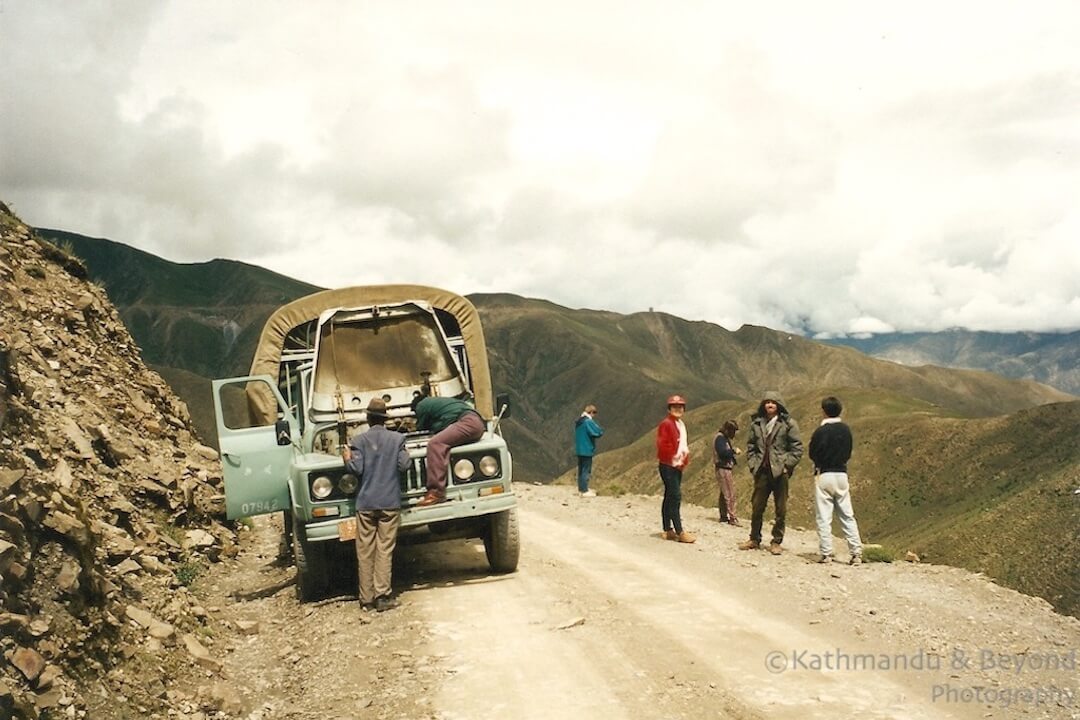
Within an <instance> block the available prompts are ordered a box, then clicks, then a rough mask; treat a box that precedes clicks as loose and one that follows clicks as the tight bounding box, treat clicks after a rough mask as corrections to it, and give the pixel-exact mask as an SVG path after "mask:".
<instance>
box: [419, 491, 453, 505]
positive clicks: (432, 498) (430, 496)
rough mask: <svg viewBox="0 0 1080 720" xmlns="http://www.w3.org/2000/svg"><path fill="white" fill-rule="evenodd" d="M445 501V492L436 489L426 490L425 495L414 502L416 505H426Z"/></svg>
mask: <svg viewBox="0 0 1080 720" xmlns="http://www.w3.org/2000/svg"><path fill="white" fill-rule="evenodd" d="M443 502H446V493H444V492H443V493H441V492H439V491H438V490H428V491H427V495H425V496H424V497H422V498H420V501H419V502H417V503H416V507H427V506H428V505H438V504H439V503H443Z"/></svg>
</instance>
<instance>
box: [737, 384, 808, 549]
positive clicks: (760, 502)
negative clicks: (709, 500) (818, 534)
mask: <svg viewBox="0 0 1080 720" xmlns="http://www.w3.org/2000/svg"><path fill="white" fill-rule="evenodd" d="M802 455H803V444H802V440H801V439H800V438H799V425H798V423H796V422H795V419H794V418H793V417H791V415H790V414H788V411H787V408H785V407H784V400H783V398H781V397H780V393H779V392H777V391H775V390H769V391H767V392H766V393H765V397H764V398H763V399H762V400H761V404H760V405H758V409H757V412H756V413H755V414H754V415H753V417H751V418H750V440H749V441H748V442H747V444H746V465H747V467H748V468H749V469H750V474H751V475H752V476H753V478H754V495H753V498H752V500H751V506H752V508H751V516H750V539H749V540H747V541H746V542H744V543H742V544H741V545H739V549H740V550H756V549H757V548H759V547H761V524H762V520H763V518H764V516H765V508H766V507H767V506H768V504H769V495H772V496H773V503H774V504H775V507H776V520H775V522H773V526H772V543H770V544H769V552H771V553H772V554H773V555H779V554H780V553H781V552H783V550H782V549H781V545H782V544H783V542H784V521H785V518H786V515H787V498H788V481H789V480H790V478H791V473H793V472H794V471H795V466H796V465H798V464H799V460H801V459H802Z"/></svg>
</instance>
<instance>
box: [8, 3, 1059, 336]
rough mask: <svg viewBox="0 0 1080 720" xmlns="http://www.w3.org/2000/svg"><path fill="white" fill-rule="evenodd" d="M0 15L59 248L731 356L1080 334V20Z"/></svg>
mask: <svg viewBox="0 0 1080 720" xmlns="http://www.w3.org/2000/svg"><path fill="white" fill-rule="evenodd" d="M0 8H2V12H0V64H2V66H3V67H4V68H5V72H4V73H3V74H0V98H3V101H4V103H5V109H4V112H2V113H0V198H2V199H4V200H5V201H6V202H8V203H10V204H11V205H12V206H13V207H14V208H15V209H16V211H17V212H19V213H20V214H21V215H22V216H23V217H24V219H26V220H27V221H29V222H32V223H34V224H38V225H42V226H50V227H59V228H63V229H66V230H71V231H75V232H82V233H85V234H89V235H99V236H105V237H109V238H112V239H115V240H118V241H121V242H126V243H129V244H132V245H135V246H137V247H140V248H143V249H145V250H148V251H150V252H153V253H156V254H159V255H162V256H164V257H167V258H169V259H173V260H180V261H198V260H205V259H209V258H211V257H215V256H223V257H232V258H236V259H241V260H246V261H249V262H253V263H256V264H261V265H264V266H267V267H270V268H271V269H273V270H276V271H278V272H281V273H284V274H287V275H291V276H294V277H298V278H301V279H304V280H307V281H309V282H312V283H316V284H319V285H324V286H337V285H344V284H351V283H369V282H425V283H429V284H435V285H445V286H447V287H451V288H452V289H454V290H457V291H460V292H475V291H485V292H498V291H503V292H516V293H520V294H525V295H530V296H536V297H543V298H547V299H550V300H553V301H555V302H559V303H562V304H566V305H570V306H574V307H579V306H580V307H592V308H606V309H612V310H616V311H621V312H633V311H638V310H645V309H648V308H649V307H653V308H655V309H657V310H663V311H666V312H671V313H673V314H677V315H680V316H683V317H687V318H689V319H695V320H696V319H706V320H710V321H712V322H717V323H720V324H722V325H724V326H726V327H729V328H736V327H738V326H739V325H741V324H743V323H753V324H761V325H768V326H771V327H775V328H778V329H785V330H794V331H799V332H807V333H812V334H813V333H816V334H842V333H865V332H881V331H885V330H890V329H896V330H933V329H940V328H944V327H950V326H960V325H962V326H967V327H971V328H974V329H988V330H1014V329H1027V330H1073V329H1076V328H1080V280H1078V278H1080V243H1077V241H1076V238H1077V233H1078V231H1080V219H1078V215H1077V211H1076V210H1075V209H1074V206H1075V199H1074V194H1075V188H1076V187H1078V186H1080V103H1077V99H1078V98H1080V58H1078V56H1077V55H1076V53H1075V50H1074V46H1075V37H1076V34H1077V33H1076V31H1077V30H1078V29H1080V28H1078V25H1080V22H1078V21H1080V10H1077V9H1076V8H1075V7H1074V5H1073V4H1071V3H1067V2H1059V3H1044V4H1040V5H1038V6H1030V7H1028V6H1025V7H1020V6H1015V7H1013V6H1008V5H1005V4H998V5H992V6H983V7H980V10H979V13H978V14H977V15H973V14H972V13H971V9H970V6H969V5H968V4H966V3H958V2H945V3H936V4H934V5H933V6H931V5H914V6H913V5H911V4H908V5H898V6H895V7H889V8H884V7H882V6H880V5H868V4H866V3H857V2H846V3H836V4H833V5H830V6H828V7H822V6H820V5H807V4H805V3H795V2H791V3H777V4H769V5H767V6H762V5H753V4H750V5H748V4H745V3H715V4H711V5H706V6H700V5H699V6H695V7H690V6H679V5H676V6H672V5H670V4H665V3H658V2H656V3H637V4H634V5H633V6H626V5H625V4H621V3H614V2H606V1H603V0H589V1H588V2H585V3H582V2H574V3H571V2H549V3H542V4H541V3H535V4H532V3H530V4H519V3H514V4H506V3H496V2H481V3H472V4H469V5H467V6H460V5H459V6H449V5H446V4H443V3H435V2H406V3H387V4H366V5H356V4H353V3H345V2H340V1H337V0H318V1H315V2H307V3H303V4H299V3H292V2H263V1H260V2H254V0H244V1H236V2H230V3H212V4H208V3H200V4H194V3H188V2H162V3H154V4H150V3H126V2H114V3H109V2H105V3H95V4H87V3H81V4H78V6H77V8H75V9H73V6H72V5H71V4H70V3H66V2H59V0H53V1H52V2H31V0H4V2H3V5H2V6H0ZM9 107H10V108H13V109H14V110H13V111H8V108H9Z"/></svg>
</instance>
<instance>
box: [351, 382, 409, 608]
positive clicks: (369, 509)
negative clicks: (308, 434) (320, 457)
mask: <svg viewBox="0 0 1080 720" xmlns="http://www.w3.org/2000/svg"><path fill="white" fill-rule="evenodd" d="M367 421H368V429H367V431H366V432H362V433H358V434H356V435H355V436H353V439H352V440H351V441H350V442H349V446H348V447H346V448H345V451H344V458H345V465H346V466H347V467H348V468H349V471H350V472H352V473H353V474H354V475H356V477H357V478H358V479H359V481H360V489H359V491H358V492H357V494H356V560H357V566H358V570H359V573H360V604H361V607H363V608H364V609H368V610H370V609H371V608H374V609H375V610H377V611H379V612H382V611H384V610H389V609H390V608H393V607H396V606H397V600H395V599H394V597H393V595H392V594H391V591H392V585H391V577H390V574H391V566H392V562H393V557H394V547H395V546H396V545H397V534H398V526H399V525H400V524H401V485H400V482H399V480H398V476H399V474H400V473H402V472H404V471H405V470H406V469H407V468H408V467H409V453H408V451H406V450H405V436H404V435H402V434H401V433H397V432H394V431H392V430H387V429H386V402H385V401H384V400H382V399H381V398H372V399H371V402H369V403H368V406H367Z"/></svg>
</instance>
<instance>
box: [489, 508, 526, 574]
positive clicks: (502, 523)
mask: <svg viewBox="0 0 1080 720" xmlns="http://www.w3.org/2000/svg"><path fill="white" fill-rule="evenodd" d="M484 552H485V553H486V554H487V559H488V564H489V565H491V569H492V570H493V571H494V572H497V573H511V572H514V571H515V570H517V566H518V556H519V555H520V554H521V543H520V533H519V531H518V517H517V508H511V509H510V510H504V511H503V512H501V513H495V514H493V515H492V516H491V521H490V523H489V525H488V530H487V532H486V533H485V534H484Z"/></svg>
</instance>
